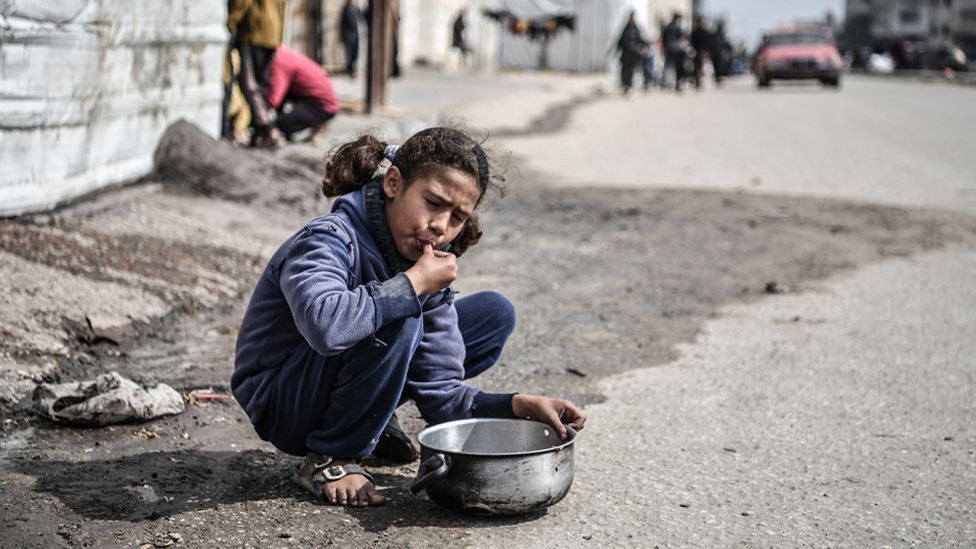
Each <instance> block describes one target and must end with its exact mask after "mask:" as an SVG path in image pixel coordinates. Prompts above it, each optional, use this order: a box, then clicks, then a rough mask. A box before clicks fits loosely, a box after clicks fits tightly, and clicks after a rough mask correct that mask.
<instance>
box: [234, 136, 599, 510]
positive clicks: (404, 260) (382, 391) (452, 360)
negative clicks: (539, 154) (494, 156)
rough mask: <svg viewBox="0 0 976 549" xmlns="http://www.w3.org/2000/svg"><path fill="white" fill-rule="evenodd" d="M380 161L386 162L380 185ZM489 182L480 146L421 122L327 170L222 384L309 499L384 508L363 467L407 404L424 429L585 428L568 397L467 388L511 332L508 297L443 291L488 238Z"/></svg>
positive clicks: (247, 320) (353, 151) (269, 272)
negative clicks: (318, 208) (483, 425)
mask: <svg viewBox="0 0 976 549" xmlns="http://www.w3.org/2000/svg"><path fill="white" fill-rule="evenodd" d="M384 158H387V159H389V160H390V162H391V164H390V166H389V167H388V168H387V169H386V172H385V173H384V174H383V175H379V176H375V177H374V174H375V172H376V171H377V169H378V167H379V166H380V163H381V162H382V161H383V159H384ZM496 177H497V176H495V175H493V174H492V168H491V166H490V163H489V160H488V157H487V156H486V155H485V152H484V150H483V149H482V147H481V146H480V145H479V144H478V143H477V142H476V141H474V140H473V139H471V138H470V137H468V136H467V135H466V134H464V133H463V132H461V131H458V130H455V129H451V128H429V129H426V130H423V131H421V132H418V133H417V134H415V135H414V136H412V137H411V138H410V139H408V140H407V141H406V142H405V143H403V145H402V146H400V147H395V146H389V145H387V144H386V143H384V142H382V141H380V140H378V139H376V138H374V137H372V136H368V135H367V136H363V137H361V138H359V139H358V140H356V141H353V142H350V143H346V144H344V145H342V146H340V147H338V148H337V149H336V150H335V152H334V153H333V154H332V156H331V158H330V160H329V163H328V164H327V166H326V173H325V178H324V180H323V184H322V186H323V192H324V193H325V195H326V196H329V197H333V196H339V198H338V199H337V200H336V201H335V202H334V204H333V206H332V213H331V214H329V215H325V216H322V217H319V218H316V219H314V220H312V221H310V222H309V223H308V224H307V225H305V226H304V227H303V228H302V229H301V230H299V231H298V232H297V233H295V234H294V235H293V236H292V237H291V238H289V239H288V240H287V241H285V243H284V244H283V245H282V246H281V247H280V248H279V249H278V251H277V252H275V254H274V255H273V256H272V258H271V260H270V262H269V263H268V266H267V268H266V269H265V271H264V273H263V274H262V276H261V278H260V280H259V281H258V283H257V287H256V288H255V290H254V294H253V295H252V297H251V301H250V303H249V305H248V308H247V312H246V313H245V315H244V320H243V323H242V325H241V329H240V332H239V335H238V340H237V358H236V364H235V369H234V374H233V377H232V379H231V387H232V389H233V392H234V396H235V397H236V398H237V400H238V402H239V403H240V404H241V406H242V407H243V408H244V410H245V411H246V412H247V414H248V417H249V418H250V420H251V422H252V424H253V425H254V428H255V430H256V431H257V433H258V435H259V436H261V438H262V439H264V440H267V441H269V442H271V443H272V444H273V445H274V446H276V447H277V448H278V449H280V450H282V451H284V452H286V453H289V454H293V455H298V456H305V458H304V461H303V463H302V464H301V465H300V466H298V467H297V468H296V470H295V474H294V479H295V481H296V482H297V483H299V484H300V485H302V486H303V487H305V488H306V489H308V490H309V491H311V492H312V493H313V494H315V495H316V496H318V497H323V498H325V499H327V500H328V501H329V502H331V503H333V504H340V505H354V506H368V505H382V504H383V503H384V502H385V499H384V498H383V497H382V496H380V495H379V494H378V493H377V491H376V487H375V485H374V483H373V479H372V477H371V476H370V475H369V473H368V472H366V470H365V469H363V468H362V467H361V466H360V465H359V464H358V460H360V459H361V458H364V457H366V456H368V455H369V454H370V453H374V450H377V449H378V448H377V445H378V444H379V443H380V442H381V440H385V439H386V437H384V436H383V434H384V429H385V428H387V427H388V424H389V423H390V422H391V419H392V418H393V417H394V416H393V414H394V411H395V410H396V408H397V406H399V405H400V404H402V403H404V402H405V401H407V400H413V401H414V402H415V403H416V405H417V408H418V409H419V410H420V413H421V415H422V416H423V418H424V419H425V420H426V421H427V422H428V423H430V424H437V423H442V422H445V421H451V420H456V419H464V418H469V417H503V418H516V417H522V418H532V419H536V420H538V421H542V422H545V423H547V424H549V425H550V426H552V427H553V428H554V429H555V430H556V431H557V432H558V433H559V434H560V436H561V437H565V436H566V426H565V425H564V424H568V425H570V426H572V427H574V428H576V429H581V428H582V427H583V424H584V422H585V418H584V416H583V414H582V412H581V411H580V410H579V409H578V408H577V407H576V406H575V405H574V404H573V403H571V402H569V401H566V400H560V399H554V398H548V397H542V396H534V395H526V394H510V393H488V392H484V391H481V390H479V389H477V388H475V387H472V386H470V385H467V384H466V383H464V382H463V380H464V379H467V378H470V377H473V376H476V375H478V374H479V373H481V372H483V371H485V370H486V369H488V368H489V367H490V366H491V365H493V364H494V363H495V362H496V361H497V360H498V358H499V356H500V355H501V352H502V349H503V347H504V345H505V342H506V340H507V339H508V336H509V335H510V334H511V332H512V330H513V329H514V326H515V313H514V310H513V307H512V305H511V303H510V302H509V301H508V300H507V299H506V298H505V297H504V296H502V295H501V294H498V293H495V292H481V293H476V294H473V295H471V296H467V297H464V298H460V299H455V292H454V290H453V288H452V287H451V283H452V282H454V279H455V277H456V276H457V258H458V257H460V256H461V255H462V254H463V253H464V252H465V251H466V250H467V249H468V248H469V247H470V246H473V245H474V244H476V243H477V242H478V239H479V238H480V237H481V229H480V227H479V224H478V220H477V217H476V213H475V211H476V208H477V206H478V205H479V204H480V203H481V201H482V198H483V197H484V195H485V193H486V191H488V190H489V188H491V187H493V186H495V185H496ZM388 432H389V430H388V429H387V433H388ZM402 438H406V437H402ZM392 440H393V442H394V443H395V442H396V438H394V439H392ZM405 442H406V443H407V444H409V445H410V448H409V452H407V453H408V454H409V457H410V459H415V456H416V453H415V449H414V447H413V443H412V442H411V441H409V439H407V440H406V441H405Z"/></svg>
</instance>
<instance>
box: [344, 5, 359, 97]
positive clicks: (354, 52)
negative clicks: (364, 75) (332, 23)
mask: <svg viewBox="0 0 976 549" xmlns="http://www.w3.org/2000/svg"><path fill="white" fill-rule="evenodd" d="M361 18H362V13H360V11H359V8H358V7H356V3H355V1H354V0H346V5H344V6H342V16H341V17H340V19H339V34H340V35H341V36H342V46H343V47H344V48H345V49H346V75H347V76H349V78H355V77H356V60H357V59H359V20H360V19H361Z"/></svg>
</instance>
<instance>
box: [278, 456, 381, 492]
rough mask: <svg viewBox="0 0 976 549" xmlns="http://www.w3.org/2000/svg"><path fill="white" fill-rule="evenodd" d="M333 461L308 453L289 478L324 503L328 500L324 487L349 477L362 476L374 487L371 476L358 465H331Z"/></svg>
mask: <svg viewBox="0 0 976 549" xmlns="http://www.w3.org/2000/svg"><path fill="white" fill-rule="evenodd" d="M333 461H334V459H333V458H332V456H325V455H322V454H316V453H314V452H309V453H308V455H307V456H306V457H305V459H304V460H303V461H302V463H301V465H296V466H295V469H294V470H293V471H292V477H291V478H292V480H293V481H295V484H298V485H299V486H301V487H302V488H305V489H306V490H308V491H309V492H311V493H312V494H313V495H315V496H316V497H318V498H320V499H323V500H326V501H328V500H327V498H326V496H325V486H326V485H327V484H329V483H330V482H335V481H337V480H339V479H341V478H345V477H347V476H349V475H362V476H364V477H366V480H368V481H370V482H371V483H373V486H376V481H375V480H373V475H371V474H369V472H367V471H366V469H363V468H362V467H360V466H359V465H358V464H355V463H351V464H349V465H332V462H333Z"/></svg>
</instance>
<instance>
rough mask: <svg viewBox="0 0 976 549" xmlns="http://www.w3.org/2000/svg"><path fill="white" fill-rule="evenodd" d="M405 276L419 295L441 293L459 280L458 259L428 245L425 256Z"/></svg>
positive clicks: (425, 247)
mask: <svg viewBox="0 0 976 549" xmlns="http://www.w3.org/2000/svg"><path fill="white" fill-rule="evenodd" d="M403 274H405V275H407V278H409V279H410V282H411V283H412V284H413V290H414V292H416V293H417V295H426V294H432V293H434V292H439V291H441V290H443V289H444V288H447V287H448V286H450V285H451V283H452V282H454V279H455V278H457V257H456V256H455V255H454V254H449V253H447V252H442V251H439V250H435V249H434V247H433V246H431V245H430V244H427V245H426V246H424V255H422V256H420V259H418V260H417V262H416V263H414V264H413V267H410V268H409V269H407V271H406V272H405V273H403Z"/></svg>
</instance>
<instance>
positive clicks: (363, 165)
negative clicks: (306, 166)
mask: <svg viewBox="0 0 976 549" xmlns="http://www.w3.org/2000/svg"><path fill="white" fill-rule="evenodd" d="M387 145H388V143H386V142H384V141H381V140H380V139H377V138H376V137H374V136H372V135H363V136H361V137H359V138H358V139H356V140H355V141H351V142H349V143H345V144H343V145H339V146H338V147H337V148H335V149H334V150H333V151H332V152H331V153H330V155H329V159H328V161H327V162H326V165H325V177H324V178H323V179H322V193H323V194H324V195H325V196H327V197H333V196H339V195H342V194H346V193H349V192H352V191H355V190H356V189H358V188H360V187H362V186H363V185H365V184H366V183H367V182H369V180H370V179H372V178H373V175H374V174H375V173H376V170H377V169H378V168H379V167H380V163H381V162H383V159H384V158H385V156H384V152H385V150H386V147H387ZM390 165H391V166H396V167H397V169H399V170H400V174H402V175H403V181H404V186H407V185H410V184H411V183H413V181H414V180H415V179H417V178H418V177H423V176H425V175H429V174H431V173H433V172H436V171H438V170H443V169H445V168H454V169H456V170H458V171H460V172H463V173H466V174H468V175H471V176H473V177H474V178H475V181H477V182H478V189H479V191H480V193H479V194H478V202H477V203H476V204H475V206H477V205H478V204H480V203H481V199H482V198H484V196H485V194H486V193H487V192H488V190H489V189H491V188H493V187H495V188H497V187H499V181H500V180H503V178H501V177H500V176H498V175H496V174H495V173H493V167H492V166H491V163H490V161H489V160H488V156H487V155H486V154H485V151H484V149H483V148H482V147H481V144H480V143H478V142H477V141H475V140H474V139H472V138H471V137H469V136H468V135H467V134H465V133H464V132H463V131H461V130H457V129H454V128H446V127H435V128H427V129H425V130H421V131H419V132H417V133H415V134H414V135H413V136H411V137H410V139H407V140H406V142H404V143H403V145H400V147H399V148H398V149H397V151H396V156H395V157H394V158H393V159H392V161H391V163H390ZM481 234H482V231H481V226H480V224H479V223H478V218H477V216H475V215H472V216H471V217H469V218H468V221H467V222H466V223H465V224H464V228H463V229H461V233H460V234H459V235H458V236H457V238H455V239H454V242H452V243H451V253H453V254H455V255H457V256H460V255H461V254H463V253H464V252H465V250H467V249H468V248H470V247H471V246H474V245H475V244H477V243H478V240H479V239H480V238H481Z"/></svg>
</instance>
